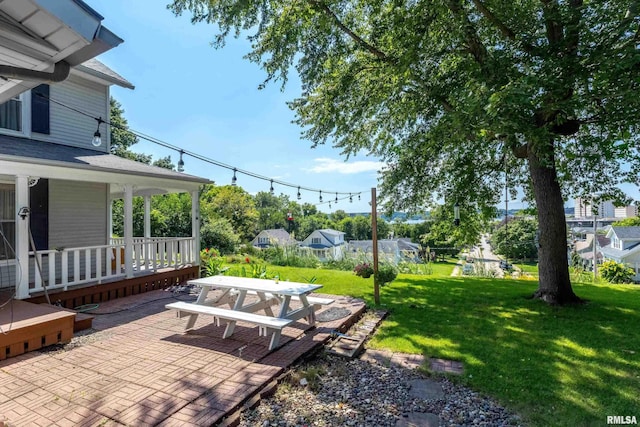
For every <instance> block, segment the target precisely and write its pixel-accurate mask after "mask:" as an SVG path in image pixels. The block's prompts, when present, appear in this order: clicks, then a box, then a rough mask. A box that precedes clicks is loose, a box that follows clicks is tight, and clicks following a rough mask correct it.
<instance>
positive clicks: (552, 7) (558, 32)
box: [540, 0, 564, 46]
mask: <svg viewBox="0 0 640 427" xmlns="http://www.w3.org/2000/svg"><path fill="white" fill-rule="evenodd" d="M540 1H541V2H542V4H543V5H544V7H543V8H542V13H543V15H544V20H545V26H546V28H547V40H548V41H549V45H550V46H556V45H557V44H558V43H559V42H560V41H562V39H563V37H564V35H563V28H562V24H561V23H559V22H558V21H557V20H555V19H554V17H552V16H550V15H551V12H552V11H554V12H556V13H559V11H558V2H557V0H540Z"/></svg>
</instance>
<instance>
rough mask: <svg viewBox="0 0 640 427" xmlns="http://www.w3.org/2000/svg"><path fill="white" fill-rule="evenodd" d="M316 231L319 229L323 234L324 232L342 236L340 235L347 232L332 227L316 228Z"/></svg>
mask: <svg viewBox="0 0 640 427" xmlns="http://www.w3.org/2000/svg"><path fill="white" fill-rule="evenodd" d="M316 231H318V232H320V233H322V234H324V235H326V236H340V235H343V234H346V233H345V232H343V231H338V230H333V229H331V228H323V229H322V230H316Z"/></svg>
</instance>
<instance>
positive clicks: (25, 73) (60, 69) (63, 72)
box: [0, 61, 71, 83]
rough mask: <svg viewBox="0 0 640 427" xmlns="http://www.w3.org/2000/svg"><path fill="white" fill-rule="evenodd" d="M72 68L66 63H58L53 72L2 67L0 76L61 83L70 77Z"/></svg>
mask: <svg viewBox="0 0 640 427" xmlns="http://www.w3.org/2000/svg"><path fill="white" fill-rule="evenodd" d="M70 70H71V66H70V65H69V63H67V62H66V61H59V62H56V64H55V66H54V68H53V71H52V72H50V73H48V72H45V71H36V70H29V69H26V68H19V67H12V66H10V65H0V76H2V77H4V78H8V79H16V80H31V81H38V82H53V83H59V82H62V81H64V80H66V79H67V77H69V71H70Z"/></svg>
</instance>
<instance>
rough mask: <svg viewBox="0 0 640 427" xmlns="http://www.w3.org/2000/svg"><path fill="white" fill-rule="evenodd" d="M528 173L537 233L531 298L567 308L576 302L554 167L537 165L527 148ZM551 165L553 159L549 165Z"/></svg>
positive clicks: (537, 161)
mask: <svg viewBox="0 0 640 427" xmlns="http://www.w3.org/2000/svg"><path fill="white" fill-rule="evenodd" d="M528 151H529V152H528V160H529V173H530V175H531V180H532V182H533V190H534V193H535V198H536V205H537V209H538V224H539V225H538V227H539V229H540V237H539V249H538V271H539V285H538V290H537V291H536V292H535V293H534V294H533V297H534V298H539V299H541V300H543V301H545V302H547V303H549V304H559V305H562V304H570V303H576V302H579V301H580V298H578V297H577V296H576V294H574V293H573V289H572V288H571V278H570V277H569V259H568V255H567V225H566V221H565V215H564V202H563V200H562V192H561V190H560V185H559V184H558V180H557V173H556V168H555V166H552V167H546V166H544V165H542V164H540V161H539V159H538V157H537V155H536V154H535V153H534V152H533V150H532V149H531V148H529V150H528ZM549 163H550V164H551V165H554V159H553V158H552V159H551V161H550V162H549Z"/></svg>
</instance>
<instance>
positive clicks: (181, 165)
mask: <svg viewBox="0 0 640 427" xmlns="http://www.w3.org/2000/svg"><path fill="white" fill-rule="evenodd" d="M25 89H26V90H29V89H31V88H28V87H26V86H25ZM36 96H39V97H41V98H44V99H47V100H49V101H50V102H53V103H55V104H57V105H60V106H62V107H64V108H66V109H68V110H71V111H74V112H76V113H78V114H81V115H83V116H86V117H90V118H92V119H94V120H96V121H97V122H98V126H97V129H96V132H95V133H94V137H93V139H92V141H91V142H92V144H93V145H95V146H96V147H98V146H100V145H102V136H101V134H100V124H102V123H105V124H106V125H108V126H112V127H114V128H117V129H120V130H122V131H124V132H128V133H130V134H132V135H134V136H136V137H138V138H141V139H144V140H146V141H149V142H152V143H154V144H157V145H160V146H162V147H164V148H168V149H170V150H175V151H177V152H179V153H180V160H179V161H178V168H177V169H178V171H179V172H182V171H183V170H184V158H183V156H184V155H189V156H191V157H193V158H195V159H198V160H201V161H203V162H206V163H210V164H213V165H215V166H219V167H222V168H226V169H230V170H233V178H232V182H231V185H236V183H237V174H238V173H242V174H245V175H247V176H251V177H253V178H256V179H261V180H265V181H267V180H268V181H270V183H271V187H270V191H271V192H272V194H273V191H274V189H273V184H274V183H276V184H280V185H283V186H285V187H291V188H296V187H297V190H298V192H297V197H298V200H300V199H301V198H302V194H301V190H307V191H310V192H316V191H317V192H318V193H319V195H320V196H319V200H320V203H323V200H322V190H319V189H317V188H311V187H305V186H299V185H294V184H291V183H288V182H284V181H279V180H274V179H271V178H268V177H266V176H264V175H260V174H257V173H254V172H251V171H247V170H242V169H238V168H236V167H234V166H231V165H228V164H226V163H223V162H220V161H217V160H214V159H211V158H209V157H206V156H203V155H201V154H198V153H194V152H191V151H187V150H184V149H181V148H180V147H177V146H175V145H172V144H169V143H167V142H164V141H162V140H160V139H158V138H155V137H153V136H150V135H147V134H144V133H142V132H139V131H136V130H133V129H130V128H128V127H125V126H121V125H118V124H115V123H111V122H109V121H107V120H103V119H102V117H98V118H96V117H94V116H93V115H91V114H89V113H86V112H84V111H82V110H79V109H77V108H74V107H72V106H69V105H66V104H64V103H63V102H60V101H58V100H56V99H54V98H51V97H50V96H47V95H44V94H41V93H36ZM352 194H353V193H345V192H336V196H337V195H348V196H347V197H349V198H350V200H352V197H353V196H352ZM357 194H358V200H360V193H357ZM345 198H346V197H344V198H343V199H345ZM338 200H339V199H338ZM334 203H336V201H334Z"/></svg>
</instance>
